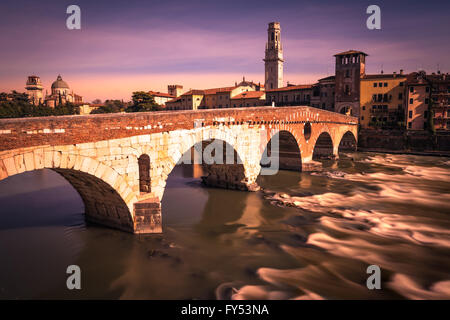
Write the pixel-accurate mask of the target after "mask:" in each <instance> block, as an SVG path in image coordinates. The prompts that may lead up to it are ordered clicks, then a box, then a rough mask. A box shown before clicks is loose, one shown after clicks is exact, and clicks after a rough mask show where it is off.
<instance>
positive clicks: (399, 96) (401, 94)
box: [398, 92, 403, 100]
mask: <svg viewBox="0 0 450 320" xmlns="http://www.w3.org/2000/svg"><path fill="white" fill-rule="evenodd" d="M398 99H399V100H402V99H403V93H401V92H400V93H399V94H398Z"/></svg>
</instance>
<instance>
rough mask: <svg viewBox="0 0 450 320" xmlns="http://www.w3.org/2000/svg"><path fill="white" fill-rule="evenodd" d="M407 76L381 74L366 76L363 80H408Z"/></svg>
mask: <svg viewBox="0 0 450 320" xmlns="http://www.w3.org/2000/svg"><path fill="white" fill-rule="evenodd" d="M406 77H407V76H406V75H405V74H398V73H397V74H393V73H379V74H366V75H364V76H363V77H362V78H361V80H374V79H394V78H406Z"/></svg>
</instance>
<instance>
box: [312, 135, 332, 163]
mask: <svg viewBox="0 0 450 320" xmlns="http://www.w3.org/2000/svg"><path fill="white" fill-rule="evenodd" d="M333 146H334V144H333V138H332V136H331V134H330V133H329V132H328V131H327V130H322V132H321V133H320V134H319V135H318V136H317V138H316V141H315V143H314V149H313V156H312V157H313V160H317V159H324V158H326V159H327V158H332V157H333V150H334V149H333Z"/></svg>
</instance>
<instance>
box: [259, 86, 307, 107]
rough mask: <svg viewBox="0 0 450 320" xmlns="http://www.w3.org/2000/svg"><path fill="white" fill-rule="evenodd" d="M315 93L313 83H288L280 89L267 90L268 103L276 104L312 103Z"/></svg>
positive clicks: (296, 104) (295, 104)
mask: <svg viewBox="0 0 450 320" xmlns="http://www.w3.org/2000/svg"><path fill="white" fill-rule="evenodd" d="M312 94H313V85H312V84H302V85H288V86H287V87H282V88H278V89H271V90H266V100H267V104H269V105H272V103H274V104H275V106H278V107H280V106H299V105H308V106H309V105H310V104H311V96H312Z"/></svg>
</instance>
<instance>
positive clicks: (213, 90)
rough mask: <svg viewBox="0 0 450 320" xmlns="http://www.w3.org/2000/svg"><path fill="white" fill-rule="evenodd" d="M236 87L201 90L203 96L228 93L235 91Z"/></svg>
mask: <svg viewBox="0 0 450 320" xmlns="http://www.w3.org/2000/svg"><path fill="white" fill-rule="evenodd" d="M235 88H236V87H223V88H212V89H205V90H203V91H204V92H205V94H216V93H219V92H230V91H231V90H233V89H235Z"/></svg>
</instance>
